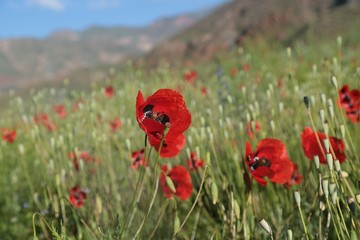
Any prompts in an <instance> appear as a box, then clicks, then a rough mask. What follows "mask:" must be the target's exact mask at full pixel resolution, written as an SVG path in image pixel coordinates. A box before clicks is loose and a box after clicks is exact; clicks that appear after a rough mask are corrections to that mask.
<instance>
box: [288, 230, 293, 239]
mask: <svg viewBox="0 0 360 240" xmlns="http://www.w3.org/2000/svg"><path fill="white" fill-rule="evenodd" d="M287 236H288V239H289V240H292V239H293V232H292V230H291V229H288V230H287Z"/></svg>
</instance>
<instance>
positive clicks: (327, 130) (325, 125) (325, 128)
mask: <svg viewBox="0 0 360 240" xmlns="http://www.w3.org/2000/svg"><path fill="white" fill-rule="evenodd" d="M323 127H324V133H325V134H326V135H328V134H329V124H328V123H326V122H325V123H324V124H323Z"/></svg>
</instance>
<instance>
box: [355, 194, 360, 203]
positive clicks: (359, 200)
mask: <svg viewBox="0 0 360 240" xmlns="http://www.w3.org/2000/svg"><path fill="white" fill-rule="evenodd" d="M355 198H356V202H357V204H360V193H358V194H356V195H355Z"/></svg>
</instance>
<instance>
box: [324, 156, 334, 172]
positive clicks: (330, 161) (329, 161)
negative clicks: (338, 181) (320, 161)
mask: <svg viewBox="0 0 360 240" xmlns="http://www.w3.org/2000/svg"><path fill="white" fill-rule="evenodd" d="M326 162H327V164H328V166H329V169H330V170H333V168H334V159H333V156H332V155H331V153H327V154H326Z"/></svg>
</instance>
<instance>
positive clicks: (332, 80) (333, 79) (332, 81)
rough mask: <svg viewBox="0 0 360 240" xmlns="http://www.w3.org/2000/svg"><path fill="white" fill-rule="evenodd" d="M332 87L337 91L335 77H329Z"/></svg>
mask: <svg viewBox="0 0 360 240" xmlns="http://www.w3.org/2000/svg"><path fill="white" fill-rule="evenodd" d="M330 80H331V83H332V85H334V87H335V88H336V89H337V88H338V84H337V80H336V77H335V76H331V78H330Z"/></svg>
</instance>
